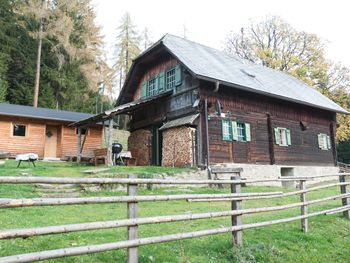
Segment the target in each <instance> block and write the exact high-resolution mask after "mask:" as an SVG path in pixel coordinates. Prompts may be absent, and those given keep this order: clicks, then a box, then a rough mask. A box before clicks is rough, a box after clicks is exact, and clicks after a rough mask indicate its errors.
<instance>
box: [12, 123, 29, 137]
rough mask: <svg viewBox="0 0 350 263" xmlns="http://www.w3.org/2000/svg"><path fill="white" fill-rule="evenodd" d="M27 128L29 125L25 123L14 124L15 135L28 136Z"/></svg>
mask: <svg viewBox="0 0 350 263" xmlns="http://www.w3.org/2000/svg"><path fill="white" fill-rule="evenodd" d="M26 130H27V126H26V125H23V124H13V132H12V135H13V136H20V137H25V136H26Z"/></svg>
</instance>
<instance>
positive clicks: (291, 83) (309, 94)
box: [159, 34, 348, 113]
mask: <svg viewBox="0 0 350 263" xmlns="http://www.w3.org/2000/svg"><path fill="white" fill-rule="evenodd" d="M159 43H163V44H164V45H165V47H166V48H167V49H168V50H169V52H170V53H172V54H173V55H174V56H175V57H177V58H178V59H179V60H180V61H181V62H182V63H183V64H184V65H185V66H186V67H187V68H188V69H189V70H190V71H191V72H192V73H193V74H194V75H196V76H197V77H198V78H200V79H206V80H211V81H220V82H222V83H223V84H225V85H228V86H232V87H235V88H240V89H244V90H248V91H251V92H255V93H260V94H263V95H267V96H270V97H276V98H279V99H284V100H288V101H293V102H297V103H301V104H304V105H310V106H314V107H317V108H321V109H326V110H330V111H334V112H339V113H348V112H347V111H346V110H345V109H343V108H342V107H340V106H339V105H338V104H336V103H334V102H333V101H332V100H330V99H328V98H327V97H325V96H324V95H322V94H321V93H319V92H318V91H316V90H315V89H313V88H311V87H309V86H308V85H306V84H305V83H304V82H302V81H300V80H298V79H296V78H295V77H293V76H291V75H289V74H286V73H284V72H281V71H278V70H274V69H270V68H267V67H264V66H261V65H256V64H253V63H251V62H249V61H247V60H244V59H241V58H238V57H235V56H229V55H227V54H225V53H223V52H221V51H219V50H216V49H213V48H210V47H207V46H204V45H201V44H198V43H195V42H192V41H189V40H186V39H183V38H180V37H177V36H173V35H169V34H167V35H165V36H164V37H163V38H162V39H161V40H160V41H159Z"/></svg>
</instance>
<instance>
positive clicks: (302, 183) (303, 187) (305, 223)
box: [299, 180, 309, 233]
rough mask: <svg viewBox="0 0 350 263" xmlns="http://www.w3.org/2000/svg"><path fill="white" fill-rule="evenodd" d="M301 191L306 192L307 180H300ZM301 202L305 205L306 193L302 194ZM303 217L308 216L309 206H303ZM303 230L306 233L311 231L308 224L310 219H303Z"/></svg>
mask: <svg viewBox="0 0 350 263" xmlns="http://www.w3.org/2000/svg"><path fill="white" fill-rule="evenodd" d="M299 188H300V190H306V180H300V184H299ZM300 201H301V202H302V203H305V202H306V201H307V200H306V192H304V193H301V194H300ZM300 208H301V215H302V216H307V205H306V204H305V205H301V207H300ZM301 229H302V230H303V232H304V233H307V232H308V229H309V224H308V219H307V218H302V219H301Z"/></svg>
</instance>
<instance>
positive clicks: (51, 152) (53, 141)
mask: <svg viewBox="0 0 350 263" xmlns="http://www.w3.org/2000/svg"><path fill="white" fill-rule="evenodd" d="M57 129H58V128H57V126H49V125H46V132H45V158H56V157H57Z"/></svg>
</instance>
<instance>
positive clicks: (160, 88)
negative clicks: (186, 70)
mask: <svg viewBox="0 0 350 263" xmlns="http://www.w3.org/2000/svg"><path fill="white" fill-rule="evenodd" d="M181 83H182V73H181V66H180V65H176V66H175V67H173V68H171V69H169V70H167V71H162V72H160V73H159V74H158V75H156V76H154V77H153V78H151V79H150V80H148V81H145V82H143V83H142V86H141V98H146V97H152V96H155V95H157V94H160V93H162V92H165V91H167V90H171V89H173V88H175V87H176V86H180V85H181Z"/></svg>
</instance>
